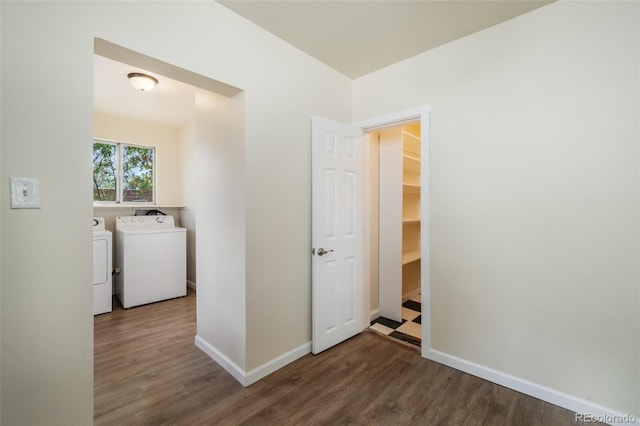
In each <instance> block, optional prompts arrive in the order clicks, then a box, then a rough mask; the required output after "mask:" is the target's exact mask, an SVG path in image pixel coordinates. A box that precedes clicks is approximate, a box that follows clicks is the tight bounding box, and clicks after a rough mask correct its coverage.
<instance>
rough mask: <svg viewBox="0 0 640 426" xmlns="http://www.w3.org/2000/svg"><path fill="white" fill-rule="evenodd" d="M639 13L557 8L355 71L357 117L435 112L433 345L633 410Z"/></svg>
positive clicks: (636, 401)
mask: <svg viewBox="0 0 640 426" xmlns="http://www.w3.org/2000/svg"><path fill="white" fill-rule="evenodd" d="M638 8H639V3H638V2H558V3H553V4H551V5H548V6H545V7H543V8H541V9H538V10H536V11H534V12H531V13H528V14H526V15H523V16H521V17H518V18H516V19H513V20H511V21H508V22H506V23H503V24H501V25H498V26H495V27H493V28H490V29H488V30H485V31H483V32H481V33H477V34H475V35H472V36H469V37H466V38H464V39H461V40H458V41H456V42H452V43H449V44H447V45H444V46H442V47H440V48H438V49H435V50H433V51H430V52H426V53H424V54H421V55H418V56H416V57H414V58H411V59H409V60H406V61H403V62H401V63H398V64H396V65H393V66H390V67H388V68H386V69H383V70H380V71H378V72H375V73H372V74H369V75H367V76H364V77H361V78H359V79H357V80H355V82H354V105H355V118H356V120H360V119H367V118H370V117H374V116H379V115H383V114H387V113H390V112H395V111H401V110H405V109H407V108H411V107H415V106H418V105H423V104H430V105H431V107H432V111H433V112H432V114H431V129H432V130H431V137H430V140H431V146H430V164H429V167H430V175H429V180H430V181H429V191H430V211H429V212H428V214H429V215H430V233H431V234H430V235H431V277H430V278H431V293H430V305H431V313H432V314H431V320H432V323H431V335H432V347H433V349H435V350H438V351H441V352H443V353H445V354H449V355H453V356H455V357H459V358H461V359H463V360H467V361H471V362H474V363H477V364H480V365H483V366H487V367H490V368H493V369H495V370H498V371H500V372H503V373H508V374H511V375H514V376H516V377H519V378H523V379H525V380H528V381H531V382H534V383H537V384H540V385H543V386H547V387H549V388H552V389H555V390H557V391H561V392H565V393H567V394H570V395H573V396H576V397H578V398H582V399H584V400H587V401H593V402H595V403H598V404H602V405H604V406H606V407H609V408H611V409H615V410H620V411H623V412H630V413H634V414H636V415H638V414H640V394H639V389H638V383H640V371H639V363H638V360H639V359H640V358H639V354H640V339H638V335H639V334H638V333H639V328H640V325H639V321H638V318H640V302H639V298H638V292H639V274H638V254H639V253H638V252H639V251H638V230H639V229H638V218H639V191H638V189H639V185H638V140H639V139H640V134H639V130H638V117H639V100H640V97H639V87H638V86H639V83H638V82H639V76H640V74H639V66H638V63H639V53H638V40H639V37H638V35H639V34H638V31H639V29H640V25H639V20H638V16H639V15H638ZM423 324H424V323H423Z"/></svg>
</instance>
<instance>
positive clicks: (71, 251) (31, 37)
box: [0, 2, 93, 425]
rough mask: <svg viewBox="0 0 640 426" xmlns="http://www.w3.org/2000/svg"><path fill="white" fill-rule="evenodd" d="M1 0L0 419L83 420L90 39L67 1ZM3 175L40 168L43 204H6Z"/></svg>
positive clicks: (87, 343)
mask: <svg viewBox="0 0 640 426" xmlns="http://www.w3.org/2000/svg"><path fill="white" fill-rule="evenodd" d="M0 7H1V11H0V12H1V13H0V14H1V25H0V27H1V29H0V31H1V37H2V61H1V65H0V66H1V72H0V74H1V102H2V105H1V106H2V108H1V120H0V121H1V122H2V155H1V158H2V167H1V171H2V176H0V182H1V183H2V191H1V194H2V200H1V208H2V241H1V243H0V245H1V246H2V249H1V250H2V267H1V281H0V283H1V286H2V288H1V292H2V310H1V311H2V318H1V319H0V324H1V327H2V348H1V352H2V377H1V378H0V382H1V387H2V419H0V423H2V424H3V425H38V424H39V425H42V424H48V425H82V424H84V425H86V424H90V423H91V421H92V411H93V398H92V395H93V311H92V300H93V288H92V287H93V286H92V285H91V227H90V226H88V225H87V224H88V223H90V222H89V218H90V217H91V215H92V207H91V205H92V195H91V180H90V176H91V144H90V143H88V142H87V141H90V140H91V138H92V137H93V132H92V104H93V102H92V80H93V60H92V57H93V53H92V51H93V40H92V39H91V38H90V37H78V35H79V34H81V33H82V32H83V31H84V32H90V31H91V29H90V26H88V25H90V23H89V22H87V26H85V24H84V23H83V22H76V23H74V24H73V25H66V24H71V19H70V18H68V19H69V22H67V23H65V22H64V20H61V19H60V17H64V16H67V17H70V16H73V14H72V13H73V10H65V8H63V9H59V8H56V7H55V5H52V4H44V3H41V4H33V3H32V4H25V3H21V4H20V3H9V2H2V4H1V5H0ZM54 17H56V18H55V19H53V18H54ZM56 21H57V22H56ZM70 52H71V53H70ZM9 176H35V177H38V178H39V181H40V198H41V200H40V201H41V203H40V204H41V208H40V209H39V210H10V209H9V195H8V191H7V189H8V182H9Z"/></svg>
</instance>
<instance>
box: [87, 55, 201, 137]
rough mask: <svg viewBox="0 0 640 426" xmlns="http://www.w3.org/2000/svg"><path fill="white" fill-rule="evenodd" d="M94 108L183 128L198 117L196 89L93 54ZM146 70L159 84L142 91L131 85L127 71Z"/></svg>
mask: <svg viewBox="0 0 640 426" xmlns="http://www.w3.org/2000/svg"><path fill="white" fill-rule="evenodd" d="M93 57H94V60H93V109H94V111H95V112H99V113H103V114H109V115H115V116H118V117H126V118H131V119H134V120H139V121H147V122H154V123H160V124H163V125H165V126H170V127H181V126H183V125H184V124H185V123H187V122H188V121H190V120H193V117H194V116H195V88H194V87H193V86H191V85H188V84H185V83H182V82H180V81H177V80H173V79H170V78H168V77H165V76H160V75H158V74H156V73H153V72H149V71H148V70H145V69H142V68H139V67H134V66H131V65H127V64H124V63H122V62H118V61H114V60H112V59H108V58H105V57H104V56H99V55H93ZM131 72H143V73H145V74H149V75H151V76H154V77H156V79H157V80H158V85H157V86H156V87H155V88H154V89H153V90H152V91H150V92H140V91H138V90H136V89H134V88H133V87H132V86H131V85H130V84H129V79H128V78H127V74H129V73H131Z"/></svg>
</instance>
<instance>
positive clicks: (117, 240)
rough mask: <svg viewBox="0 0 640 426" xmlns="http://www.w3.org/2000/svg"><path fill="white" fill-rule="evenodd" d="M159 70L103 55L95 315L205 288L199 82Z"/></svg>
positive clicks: (97, 60) (97, 129)
mask: <svg viewBox="0 0 640 426" xmlns="http://www.w3.org/2000/svg"><path fill="white" fill-rule="evenodd" d="M150 74H151V73H150V72H148V71H146V70H143V69H141V68H140V67H136V66H132V65H130V64H127V63H123V62H119V61H116V60H114V59H109V58H106V57H103V56H100V55H94V95H95V96H94V128H93V131H94V134H93V136H94V137H93V141H92V143H93V216H94V217H93V220H92V221H93V225H94V226H93V230H94V233H93V240H94V243H93V262H94V263H93V270H94V282H93V286H94V315H99V314H104V313H108V312H111V311H112V309H115V308H119V306H122V307H123V308H125V309H129V308H134V307H136V306H141V305H145V304H149V303H155V302H159V301H163V300H168V299H173V298H177V297H182V296H185V295H186V294H187V286H189V287H191V288H193V289H195V274H196V271H195V186H196V185H195V184H194V180H195V179H196V176H195V167H194V166H193V165H194V164H195V158H194V157H195V153H194V152H195V149H194V145H195V124H194V122H195V91H196V89H195V88H194V87H192V86H189V85H187V84H184V83H181V82H179V81H175V80H172V79H170V78H166V77H164V76H161V75H158V74H156V73H153V75H154V76H153V77H152V76H151V75H150ZM156 86H157V87H156ZM167 105H170V106H171V108H167ZM175 111H180V113H176V112H175ZM112 303H113V306H112Z"/></svg>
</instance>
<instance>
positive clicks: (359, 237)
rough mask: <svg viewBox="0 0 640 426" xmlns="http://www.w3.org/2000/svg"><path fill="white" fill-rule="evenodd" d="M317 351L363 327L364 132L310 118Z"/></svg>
mask: <svg viewBox="0 0 640 426" xmlns="http://www.w3.org/2000/svg"><path fill="white" fill-rule="evenodd" d="M312 128H313V132H312V222H313V223H312V244H313V251H312V259H313V260H312V289H313V290H312V299H313V303H312V307H313V320H312V323H313V330H312V335H313V336H312V337H313V344H312V351H313V353H314V354H317V353H319V352H322V351H324V350H325V349H327V348H330V347H331V346H333V345H336V344H338V343H340V342H342V341H344V340H346V339H348V338H349V337H351V336H354V335H356V334H358V333H360V332H361V331H362V330H363V321H362V309H363V308H362V304H363V288H362V285H363V282H362V281H363V269H362V268H363V266H362V253H363V225H362V223H363V222H362V187H363V176H362V163H363V158H362V132H361V131H360V129H355V128H352V127H350V126H347V125H346V124H342V123H337V122H334V121H330V120H326V119H323V118H320V117H313V120H312Z"/></svg>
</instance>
